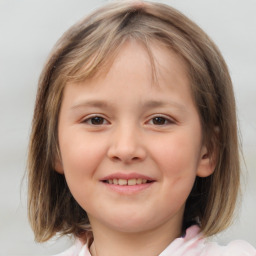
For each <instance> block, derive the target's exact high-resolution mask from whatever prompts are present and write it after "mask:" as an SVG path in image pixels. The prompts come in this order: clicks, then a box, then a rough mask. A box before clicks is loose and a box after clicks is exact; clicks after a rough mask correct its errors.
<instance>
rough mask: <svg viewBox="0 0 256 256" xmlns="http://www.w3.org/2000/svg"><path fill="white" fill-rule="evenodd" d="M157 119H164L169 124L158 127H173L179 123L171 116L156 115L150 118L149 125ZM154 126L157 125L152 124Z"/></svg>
mask: <svg viewBox="0 0 256 256" xmlns="http://www.w3.org/2000/svg"><path fill="white" fill-rule="evenodd" d="M156 117H161V118H164V119H166V121H167V122H168V124H163V125H158V126H165V125H171V124H175V123H177V121H176V120H175V119H174V118H173V117H170V116H169V115H164V114H154V115H153V116H150V118H149V119H148V121H147V123H149V122H150V121H152V120H153V119H154V118H156ZM152 125H155V124H152Z"/></svg>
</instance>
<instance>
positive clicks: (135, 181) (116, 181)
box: [103, 178, 153, 186]
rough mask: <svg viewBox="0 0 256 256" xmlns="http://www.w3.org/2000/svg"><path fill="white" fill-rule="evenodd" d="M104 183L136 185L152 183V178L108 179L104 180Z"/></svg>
mask: <svg viewBox="0 0 256 256" xmlns="http://www.w3.org/2000/svg"><path fill="white" fill-rule="evenodd" d="M103 182H104V183H107V184H113V185H119V186H135V185H141V184H146V183H152V182H153V181H152V180H147V179H141V178H138V179H108V180H103Z"/></svg>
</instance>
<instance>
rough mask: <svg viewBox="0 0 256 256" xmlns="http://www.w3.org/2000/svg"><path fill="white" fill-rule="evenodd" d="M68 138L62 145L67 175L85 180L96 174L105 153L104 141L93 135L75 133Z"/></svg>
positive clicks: (63, 161)
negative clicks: (86, 135)
mask: <svg viewBox="0 0 256 256" xmlns="http://www.w3.org/2000/svg"><path fill="white" fill-rule="evenodd" d="M66 138H67V139H66V140H63V141H62V144H61V145H60V147H61V156H62V163H63V168H64V173H65V176H66V177H67V178H69V179H71V178H76V179H78V181H80V182H85V181H86V180H84V179H85V178H86V177H88V176H92V175H93V174H94V172H95V170H96V169H97V166H98V165H99V163H100V162H101V160H102V158H103V157H104V155H105V149H104V146H102V145H103V143H102V141H99V140H97V139H93V138H92V137H85V136H83V137H81V136H77V135H75V133H74V134H73V135H72V136H66ZM99 145H101V146H99Z"/></svg>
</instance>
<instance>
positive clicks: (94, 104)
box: [71, 100, 187, 112]
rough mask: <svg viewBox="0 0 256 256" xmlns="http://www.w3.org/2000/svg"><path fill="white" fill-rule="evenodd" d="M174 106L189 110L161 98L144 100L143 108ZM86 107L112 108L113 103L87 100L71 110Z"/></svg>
mask: <svg viewBox="0 0 256 256" xmlns="http://www.w3.org/2000/svg"><path fill="white" fill-rule="evenodd" d="M169 106H170V107H174V108H176V109H179V110H181V111H184V112H187V110H186V108H185V105H183V104H180V103H178V102H175V101H172V100H168V101H161V100H148V101H145V102H142V108H143V109H150V108H157V107H169ZM84 107H95V108H105V109H106V108H112V107H113V106H112V104H111V103H108V102H107V101H104V100H86V101H82V102H79V103H77V104H75V105H73V106H72V107H71V110H73V109H78V108H84Z"/></svg>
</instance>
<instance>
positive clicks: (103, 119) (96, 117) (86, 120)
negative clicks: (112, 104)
mask: <svg viewBox="0 0 256 256" xmlns="http://www.w3.org/2000/svg"><path fill="white" fill-rule="evenodd" d="M97 119H98V120H97ZM93 120H94V121H96V122H98V121H103V123H100V124H99V123H98V124H93V123H92V122H93ZM82 123H86V124H88V125H93V126H100V125H105V124H109V122H108V121H107V120H106V118H104V117H102V116H99V115H95V116H91V117H88V118H86V119H84V120H83V121H82Z"/></svg>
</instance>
